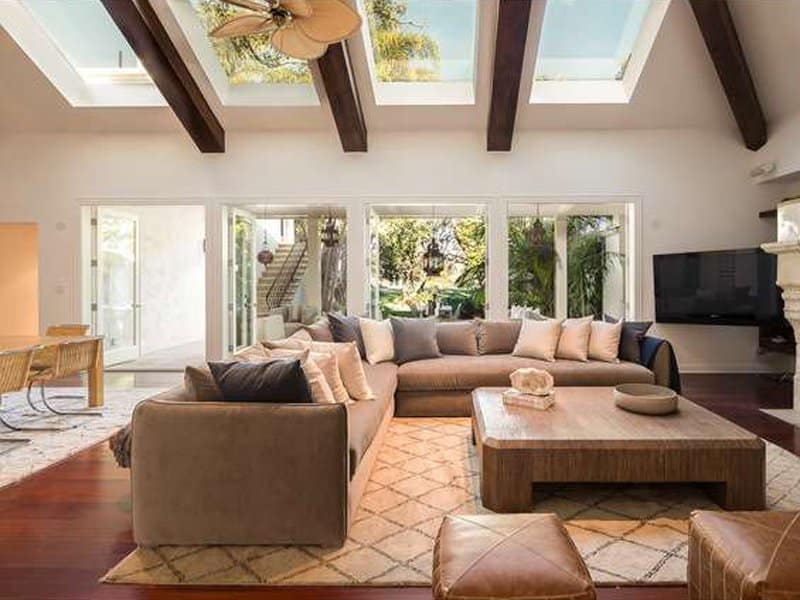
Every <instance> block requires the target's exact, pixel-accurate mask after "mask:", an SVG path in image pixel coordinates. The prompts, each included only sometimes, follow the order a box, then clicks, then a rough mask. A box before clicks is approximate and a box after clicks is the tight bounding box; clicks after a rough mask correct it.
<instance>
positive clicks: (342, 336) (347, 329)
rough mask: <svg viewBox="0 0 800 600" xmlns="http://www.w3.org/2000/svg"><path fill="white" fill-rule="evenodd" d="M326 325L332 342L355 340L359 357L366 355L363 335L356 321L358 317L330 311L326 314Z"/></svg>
mask: <svg viewBox="0 0 800 600" xmlns="http://www.w3.org/2000/svg"><path fill="white" fill-rule="evenodd" d="M328 325H329V327H330V329H331V335H332V336H333V341H334V342H345V343H346V342H355V343H356V346H358V353H359V354H360V355H361V358H366V357H367V349H366V346H364V337H363V336H362V335H361V324H360V323H359V322H358V317H355V316H348V315H340V314H338V313H330V314H329V315H328Z"/></svg>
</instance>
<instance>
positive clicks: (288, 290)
mask: <svg viewBox="0 0 800 600" xmlns="http://www.w3.org/2000/svg"><path fill="white" fill-rule="evenodd" d="M307 268H308V252H307V247H306V243H305V242H295V243H294V244H279V245H278V247H277V248H276V249H275V259H274V260H273V261H272V262H271V263H270V264H269V265H267V268H266V270H265V271H264V274H263V275H261V276H260V277H259V278H258V283H257V285H256V297H257V298H258V303H257V314H258V316H259V317H261V316H265V315H267V314H268V313H269V311H271V310H273V309H276V308H279V307H281V306H286V305H288V304H291V303H292V301H293V300H294V295H295V293H296V292H297V288H298V287H299V286H300V282H301V281H303V276H304V275H305V272H306V269H307Z"/></svg>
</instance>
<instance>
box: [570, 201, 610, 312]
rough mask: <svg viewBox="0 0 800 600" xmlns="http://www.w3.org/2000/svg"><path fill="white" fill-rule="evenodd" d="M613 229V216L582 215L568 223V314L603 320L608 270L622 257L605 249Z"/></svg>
mask: <svg viewBox="0 0 800 600" xmlns="http://www.w3.org/2000/svg"><path fill="white" fill-rule="evenodd" d="M613 230H614V224H613V219H612V217H610V216H596V215H591V216H589V215H582V216H574V217H569V218H568V220H567V257H568V258H567V313H568V315H569V316H570V317H583V316H587V315H593V316H594V317H595V318H598V319H602V318H603V289H604V283H605V280H606V276H607V274H608V272H609V270H610V269H611V268H612V267H614V266H615V265H618V264H619V263H620V261H621V260H622V255H621V254H619V253H617V252H610V251H608V250H607V248H606V241H605V240H606V236H607V235H608V233H609V232H610V231H613Z"/></svg>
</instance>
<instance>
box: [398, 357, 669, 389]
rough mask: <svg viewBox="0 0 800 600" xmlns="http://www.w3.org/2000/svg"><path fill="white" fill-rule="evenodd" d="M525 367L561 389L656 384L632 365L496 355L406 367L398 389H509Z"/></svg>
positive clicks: (436, 360) (642, 369)
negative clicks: (541, 371) (517, 372)
mask: <svg viewBox="0 0 800 600" xmlns="http://www.w3.org/2000/svg"><path fill="white" fill-rule="evenodd" d="M522 367H536V368H537V369H544V370H546V371H549V372H550V374H551V375H552V376H553V379H554V380H555V384H556V385H557V386H568V385H572V386H581V385H587V386H592V385H598V386H599V385H604V386H606V385H618V384H620V383H653V373H652V371H650V370H649V369H646V368H645V367H643V366H642V365H638V364H635V363H630V362H619V363H607V362H602V361H596V360H590V361H588V362H576V361H571V360H556V361H555V362H549V361H544V360H538V359H535V358H523V357H520V356H510V355H508V354H492V355H484V356H443V357H441V358H431V359H428V360H418V361H414V362H410V363H406V364H404V365H402V366H400V367H399V368H398V369H397V387H398V389H399V390H402V391H438V390H473V389H475V388H478V387H483V386H509V385H511V382H510V379H509V376H510V375H511V373H512V372H513V371H515V370H517V369H519V368H522Z"/></svg>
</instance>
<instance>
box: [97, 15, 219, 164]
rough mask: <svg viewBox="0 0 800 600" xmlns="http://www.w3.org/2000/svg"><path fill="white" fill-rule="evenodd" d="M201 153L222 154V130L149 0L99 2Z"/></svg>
mask: <svg viewBox="0 0 800 600" xmlns="http://www.w3.org/2000/svg"><path fill="white" fill-rule="evenodd" d="M102 2H103V5H104V6H105V8H106V10H107V11H108V14H109V15H111V18H112V19H113V20H114V22H115V23H116V24H117V27H118V28H119V30H120V31H121V32H122V35H123V36H125V39H126V40H128V43H129V44H130V45H131V47H132V48H133V51H134V52H135V53H136V56H138V57H139V60H140V61H142V64H143V65H144V68H145V69H147V72H148V73H149V74H150V77H151V78H152V79H153V82H154V83H155V84H156V87H158V89H159V90H160V91H161V94H162V95H163V96H164V99H165V100H166V101H167V103H168V104H169V105H170V106H171V107H172V110H173V111H174V112H175V116H177V117H178V119H179V120H180V122H181V123H182V124H183V126H184V127H185V128H186V131H187V133H188V134H189V135H190V136H191V138H192V139H193V140H194V142H195V144H197V147H198V148H199V149H200V151H201V152H225V130H224V129H223V128H222V124H221V123H220V122H219V119H217V117H216V115H215V114H214V112H213V111H212V110H211V107H210V106H209V104H208V101H207V100H206V98H205V97H204V96H203V93H202V92H201V91H200V88H199V87H198V85H197V83H196V82H195V80H194V78H193V77H192V75H191V73H190V72H189V69H188V67H187V66H186V64H185V63H184V62H183V59H182V58H181V56H180V54H179V52H178V50H177V48H175V45H174V44H173V43H172V40H171V39H170V37H169V35H168V34H167V31H166V30H165V29H164V26H163V25H162V23H161V21H160V20H159V19H158V16H157V15H156V13H155V11H154V10H153V7H152V6H151V5H150V1H149V0H102Z"/></svg>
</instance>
